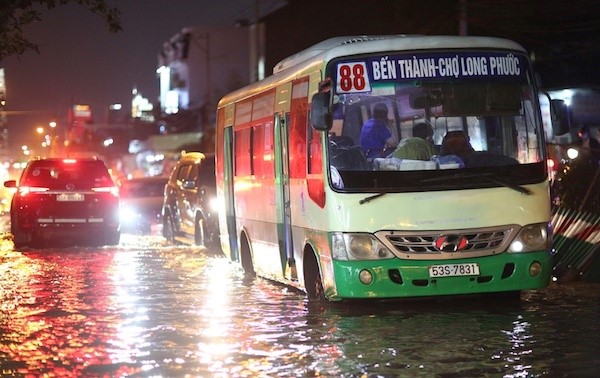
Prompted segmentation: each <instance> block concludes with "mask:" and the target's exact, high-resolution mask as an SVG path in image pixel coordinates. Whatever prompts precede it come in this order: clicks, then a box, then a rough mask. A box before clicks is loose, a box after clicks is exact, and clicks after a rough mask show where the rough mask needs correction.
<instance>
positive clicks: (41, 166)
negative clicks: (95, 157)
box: [21, 160, 112, 188]
mask: <svg viewBox="0 0 600 378" xmlns="http://www.w3.org/2000/svg"><path fill="white" fill-rule="evenodd" d="M65 183H77V184H78V185H82V186H89V187H97V186H106V185H112V179H111V177H110V175H109V173H108V170H107V169H106V166H105V165H104V164H103V163H102V162H101V161H81V160H76V161H70V160H69V161H63V160H40V161H34V162H31V163H30V165H29V166H28V167H27V169H26V170H25V171H24V173H23V182H22V183H21V185H29V186H47V187H50V188H53V187H56V186H60V187H64V184H65Z"/></svg>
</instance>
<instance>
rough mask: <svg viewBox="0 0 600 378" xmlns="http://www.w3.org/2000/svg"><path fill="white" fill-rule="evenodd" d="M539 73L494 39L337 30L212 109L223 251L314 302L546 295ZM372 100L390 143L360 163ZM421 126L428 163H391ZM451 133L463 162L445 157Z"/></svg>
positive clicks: (546, 205) (520, 52) (510, 45)
mask: <svg viewBox="0 0 600 378" xmlns="http://www.w3.org/2000/svg"><path fill="white" fill-rule="evenodd" d="M535 77H536V76H535V75H534V72H533V71H532V68H531V63H530V61H529V59H528V56H527V53H526V51H525V50H524V49H523V47H521V46H520V45H519V44H517V43H516V42H513V41H510V40H505V39H500V38H495V37H458V36H408V35H390V36H350V37H335V38H331V39H328V40H325V41H323V42H321V43H318V44H316V45H314V46H312V47H310V48H308V49H306V50H304V51H301V52H299V53H298V54H296V55H293V56H290V57H289V58H286V59H284V60H282V61H281V62H279V63H278V64H277V65H276V66H275V67H274V69H273V74H272V75H271V76H269V77H267V78H265V79H264V80H261V81H258V82H256V83H253V84H250V85H248V86H246V87H244V88H241V89H238V90H236V91H233V92H232V93H229V94H227V95H225V96H224V97H223V98H222V99H221V100H220V101H219V104H218V107H217V126H216V129H217V130H216V134H217V135H216V145H215V148H216V168H215V175H216V180H217V198H218V201H219V203H220V205H219V206H220V213H219V228H220V242H221V246H222V250H223V252H224V253H225V254H226V256H228V257H229V258H230V259H231V260H233V261H235V262H237V263H239V264H240V266H241V267H242V268H243V270H244V272H246V273H247V274H249V275H252V276H258V277H262V278H266V279H269V280H274V281H277V282H281V283H284V284H285V285H289V286H291V287H295V288H297V289H300V290H302V291H304V292H305V293H306V295H307V297H308V298H309V299H317V300H329V301H341V300H349V299H390V298H399V299H400V298H409V297H432V296H449V295H471V294H472V295H478V294H485V293H503V292H504V293H510V294H514V293H520V292H521V291H523V290H529V289H537V288H544V287H546V286H547V285H548V283H549V280H550V277H551V270H552V263H551V253H550V248H551V244H552V231H551V228H550V226H549V220H550V198H549V185H548V171H547V165H546V164H547V163H546V150H545V137H544V130H543V126H542V119H541V112H540V105H539V99H538V95H539V94H538V89H537V88H538V85H537V84H536V83H537V80H536V79H535ZM383 106H385V108H386V109H387V114H385V116H386V117H385V118H387V120H386V121H385V127H386V128H387V130H388V131H389V134H390V135H391V137H390V138H388V139H389V140H390V141H392V142H394V140H395V142H396V145H397V148H396V149H395V150H394V151H391V152H390V151H388V152H382V153H381V154H380V155H378V156H377V155H370V156H368V152H367V151H366V150H365V148H364V147H363V146H364V145H363V144H361V130H362V128H363V125H364V124H365V123H368V121H369V120H370V119H372V118H373V116H374V114H373V113H376V112H375V109H376V108H379V109H381V108H382V107H383ZM380 113H381V112H380ZM556 118H557V119H558V120H559V121H560V117H558V116H557V117H556ZM423 123H424V124H426V125H427V126H428V127H429V129H430V131H431V133H430V138H429V143H431V144H432V145H433V146H432V148H433V153H432V154H431V156H427V157H425V158H423V157H422V156H417V155H409V156H403V155H398V154H396V152H397V151H398V150H399V149H400V147H401V146H404V145H405V142H406V141H409V140H414V138H417V136H416V135H413V127H414V126H415V125H417V124H423ZM561 125H562V124H561V123H560V122H557V127H560V126H561ZM449 133H450V134H460V133H462V134H464V136H465V137H466V138H467V140H468V143H469V144H470V146H471V147H472V148H471V151H470V153H469V154H468V155H466V154H461V153H458V152H456V153H449V151H443V150H444V148H445V147H444V145H443V143H442V142H443V140H444V137H445V136H446V134H449ZM415 134H416V132H415ZM386 136H387V135H386ZM391 145H394V144H391ZM446 148H447V147H446Z"/></svg>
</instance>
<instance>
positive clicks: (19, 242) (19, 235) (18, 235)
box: [13, 230, 32, 249]
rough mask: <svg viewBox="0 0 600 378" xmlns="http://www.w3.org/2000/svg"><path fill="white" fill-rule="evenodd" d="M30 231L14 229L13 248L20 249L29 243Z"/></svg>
mask: <svg viewBox="0 0 600 378" xmlns="http://www.w3.org/2000/svg"><path fill="white" fill-rule="evenodd" d="M31 239H32V238H31V232H27V231H20V230H15V231H13V244H14V245H15V249H20V248H22V247H24V246H27V245H29V244H31Z"/></svg>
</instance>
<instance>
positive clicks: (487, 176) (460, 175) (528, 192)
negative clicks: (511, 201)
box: [422, 173, 533, 195]
mask: <svg viewBox="0 0 600 378" xmlns="http://www.w3.org/2000/svg"><path fill="white" fill-rule="evenodd" d="M462 178H483V179H486V180H488V181H490V182H493V183H494V184H498V185H502V186H505V187H507V188H510V189H512V190H516V191H517V192H519V193H522V194H526V195H531V194H533V192H532V191H531V190H529V189H527V188H525V187H522V186H521V185H517V184H513V183H512V182H508V181H506V180H504V179H502V178H499V177H498V176H496V175H494V174H493V173H456V174H454V175H451V176H442V177H434V178H429V179H425V180H422V182H436V181H450V180H456V179H462Z"/></svg>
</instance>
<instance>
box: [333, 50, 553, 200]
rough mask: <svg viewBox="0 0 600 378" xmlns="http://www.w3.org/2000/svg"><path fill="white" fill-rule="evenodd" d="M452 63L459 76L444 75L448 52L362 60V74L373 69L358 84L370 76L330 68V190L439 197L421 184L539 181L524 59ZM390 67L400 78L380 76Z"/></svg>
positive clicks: (465, 58) (537, 133)
mask: <svg viewBox="0 0 600 378" xmlns="http://www.w3.org/2000/svg"><path fill="white" fill-rule="evenodd" d="M455 55H456V56H455V57H456V59H457V60H456V62H458V66H457V70H458V71H456V72H448V71H449V70H450V67H451V66H452V64H451V62H452V59H454V57H450V56H448V57H446V55H444V54H438V55H435V54H433V55H432V54H429V55H423V56H421V55H411V56H393V57H391V56H385V57H381V56H376V57H366V58H364V61H365V63H364V66H365V67H378V69H377V70H375V69H373V70H372V71H369V72H368V74H367V73H365V74H364V80H363V81H364V82H363V81H360V80H357V75H358V74H360V73H361V72H363V71H365V72H366V71H367V68H364V69H362V68H361V69H356V64H361V63H355V62H354V63H350V62H345V61H343V60H340V61H336V62H334V63H333V64H332V65H330V69H332V70H335V71H333V72H334V73H333V74H332V76H333V77H336V75H337V79H336V86H335V93H334V100H333V127H332V129H331V131H330V133H329V135H328V138H329V163H330V168H331V169H330V172H331V183H332V186H333V188H334V189H340V190H352V189H369V186H371V189H372V187H373V186H377V187H379V188H381V189H391V190H419V188H421V189H423V188H424V187H425V186H427V187H428V188H430V189H435V188H434V187H433V188H432V182H433V181H432V180H426V179H431V178H433V177H439V176H448V175H454V174H455V173H456V172H458V171H459V170H470V171H475V172H477V171H480V172H490V171H491V172H493V173H494V174H495V175H497V176H499V177H502V179H507V180H509V181H510V182H514V183H517V184H523V183H527V182H535V181H536V180H537V181H538V182H539V181H541V180H543V179H544V177H545V167H544V166H543V164H544V158H543V156H544V153H545V152H544V137H543V132H542V125H541V122H540V117H539V114H538V112H536V110H535V109H536V107H537V95H536V93H535V91H534V89H533V86H532V85H531V75H530V72H529V70H528V67H527V64H526V63H525V62H526V59H525V57H524V56H515V55H512V54H508V55H507V54H506V53H502V54H500V53H481V52H471V53H468V54H467V53H463V54H462V55H460V54H455ZM501 57H503V58H506V59H505V60H502V61H498V62H496V60H497V59H499V58H501ZM384 58H385V59H384ZM403 59H404V60H403ZM495 59H496V60H495ZM388 60H394V61H395V62H397V64H396V65H394V66H393V67H397V71H392V70H391V69H389V67H388V68H385V69H384V68H383V65H384V64H385V63H386V62H387V61H388ZM506 60H508V62H507V61H506ZM446 61H447V64H448V66H447V67H445V68H444V67H443V66H442V62H446ZM491 62H496V65H495V66H494V69H492V64H491ZM499 64H504V66H503V67H499V66H498V65H499ZM345 66H347V67H348V68H346V69H344V67H345ZM386 67H387V66H386ZM390 67H392V66H390ZM345 76H348V78H347V79H346V78H345ZM383 77H385V78H383ZM344 80H346V81H347V82H345V81H344ZM357 85H358V86H360V90H356V88H355V87H356V86H357ZM463 176H464V175H463ZM463 176H461V177H463ZM469 177H475V176H473V175H469ZM424 180H426V181H424ZM459 181H460V180H455V182H459ZM474 181H476V180H474V179H470V182H471V184H470V185H473V182H474ZM484 181H486V180H481V182H480V183H481V184H483V185H491V184H490V183H489V180H487V183H484ZM425 182H426V183H427V184H425ZM434 182H437V183H440V184H439V185H441V186H443V187H444V188H448V186H450V185H451V182H450V181H449V180H438V181H434ZM442 183H443V184H442ZM434 186H435V185H434Z"/></svg>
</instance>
